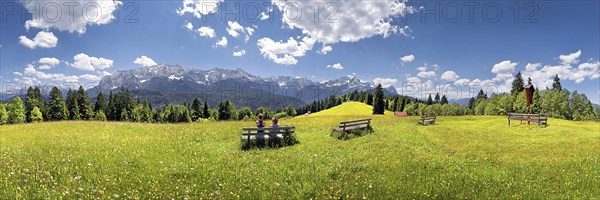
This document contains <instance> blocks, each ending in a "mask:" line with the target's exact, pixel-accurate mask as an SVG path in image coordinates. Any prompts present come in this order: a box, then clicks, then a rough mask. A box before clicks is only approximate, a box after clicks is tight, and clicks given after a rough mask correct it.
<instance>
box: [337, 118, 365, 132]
mask: <svg viewBox="0 0 600 200" xmlns="http://www.w3.org/2000/svg"><path fill="white" fill-rule="evenodd" d="M369 124H371V118H367V119H358V120H352V121H345V122H340V126H338V127H337V128H335V130H336V131H344V132H345V131H350V130H354V129H359V128H367V127H368V126H369Z"/></svg>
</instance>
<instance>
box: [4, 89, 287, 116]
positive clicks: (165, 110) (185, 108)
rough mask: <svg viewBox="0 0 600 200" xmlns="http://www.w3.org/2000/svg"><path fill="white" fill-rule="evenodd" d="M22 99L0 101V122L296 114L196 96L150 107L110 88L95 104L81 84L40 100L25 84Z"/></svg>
mask: <svg viewBox="0 0 600 200" xmlns="http://www.w3.org/2000/svg"><path fill="white" fill-rule="evenodd" d="M25 98H26V99H25V101H23V100H22V99H21V97H19V96H17V97H14V98H13V99H12V101H11V102H10V104H8V103H2V102H0V124H19V123H25V122H42V121H61V120H95V121H124V122H145V123H188V122H198V121H211V120H223V121H225V120H252V119H253V118H254V116H255V115H258V113H263V115H264V116H265V117H266V118H271V117H279V118H286V117H293V116H296V110H295V109H294V108H293V107H292V106H291V105H288V106H287V107H285V108H283V109H277V110H275V111H271V110H270V109H269V108H265V107H260V108H257V109H256V110H252V109H251V108H249V107H242V108H240V109H238V108H236V107H235V105H234V104H233V103H232V102H231V101H229V100H226V101H222V102H220V103H219V105H218V106H217V107H215V108H210V107H209V105H208V102H201V101H200V99H199V98H195V99H194V100H193V102H192V103H191V104H188V103H187V102H184V103H183V104H166V105H164V106H160V107H158V108H154V107H153V105H152V104H151V103H149V102H148V101H147V100H144V101H143V102H142V101H140V99H137V100H134V98H133V96H132V93H131V92H130V91H129V90H128V89H126V88H121V89H120V90H119V91H117V92H113V91H110V93H109V95H108V97H106V96H105V95H104V94H103V93H102V92H100V93H98V96H96V101H95V103H92V101H91V99H90V98H89V96H88V95H87V92H86V91H85V89H84V88H83V87H81V86H80V87H79V89H78V90H71V89H69V91H68V92H67V94H66V96H63V94H62V91H61V90H60V89H59V88H58V87H53V88H52V90H51V91H50V95H49V100H48V101H46V100H44V98H43V97H42V94H41V91H40V89H39V88H38V87H29V88H28V89H27V95H26V97H25Z"/></svg>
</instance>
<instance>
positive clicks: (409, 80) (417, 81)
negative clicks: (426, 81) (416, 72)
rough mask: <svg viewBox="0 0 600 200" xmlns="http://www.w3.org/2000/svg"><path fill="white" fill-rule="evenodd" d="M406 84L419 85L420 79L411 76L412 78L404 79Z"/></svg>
mask: <svg viewBox="0 0 600 200" xmlns="http://www.w3.org/2000/svg"><path fill="white" fill-rule="evenodd" d="M406 82H409V83H421V79H420V78H417V77H414V76H413V77H408V78H406Z"/></svg>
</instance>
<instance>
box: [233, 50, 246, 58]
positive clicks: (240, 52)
mask: <svg viewBox="0 0 600 200" xmlns="http://www.w3.org/2000/svg"><path fill="white" fill-rule="evenodd" d="M243 55H246V50H241V51H234V52H233V56H235V57H241V56H243Z"/></svg>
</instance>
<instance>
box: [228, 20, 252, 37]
mask: <svg viewBox="0 0 600 200" xmlns="http://www.w3.org/2000/svg"><path fill="white" fill-rule="evenodd" d="M227 25H228V27H227V28H226V29H225V30H226V31H227V33H228V34H229V35H231V37H234V38H238V37H239V36H240V34H243V33H245V34H246V38H245V41H246V42H247V41H248V40H249V39H250V36H252V34H254V29H253V28H251V27H244V26H242V25H240V24H239V23H238V22H235V21H234V22H232V21H228V22H227Z"/></svg>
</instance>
